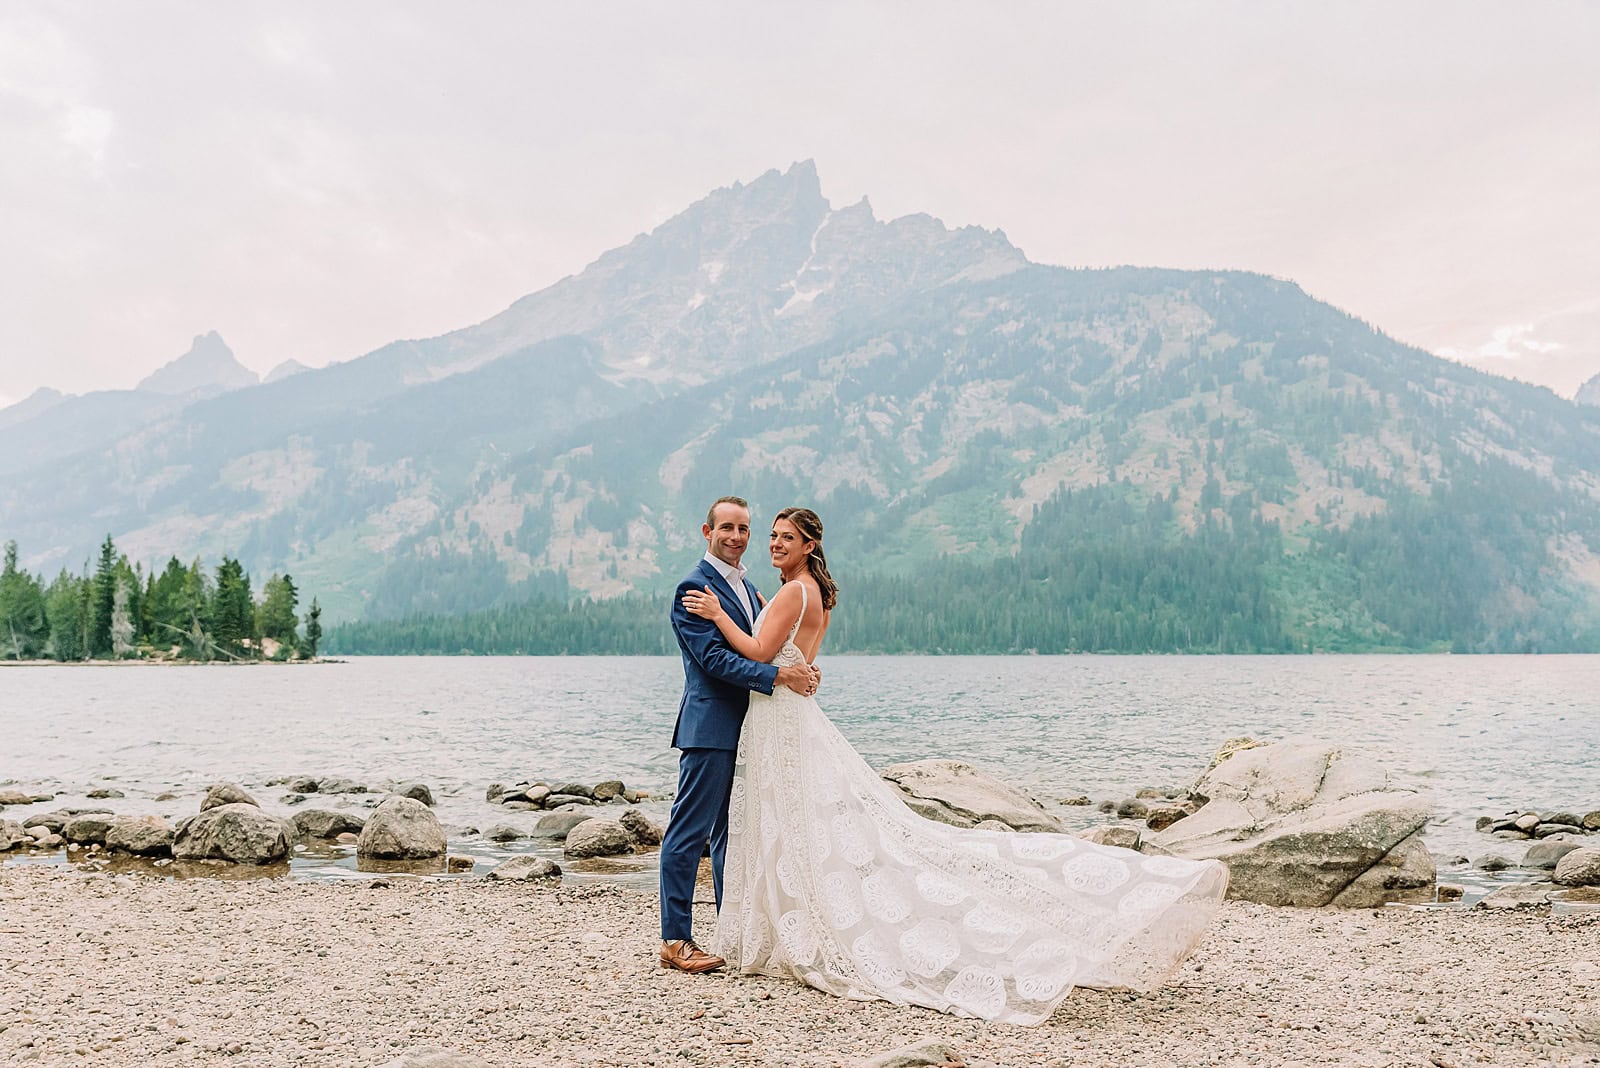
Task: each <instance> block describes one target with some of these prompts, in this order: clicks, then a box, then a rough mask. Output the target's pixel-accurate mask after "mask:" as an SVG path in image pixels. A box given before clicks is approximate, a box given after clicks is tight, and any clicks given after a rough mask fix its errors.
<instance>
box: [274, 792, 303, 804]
mask: <svg viewBox="0 0 1600 1068" xmlns="http://www.w3.org/2000/svg"><path fill="white" fill-rule="evenodd" d="M305 799H306V795H305V794H284V795H283V796H282V797H280V798H278V803H279V804H283V805H299V804H303V803H304V802H305Z"/></svg>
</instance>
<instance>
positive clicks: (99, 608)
mask: <svg viewBox="0 0 1600 1068" xmlns="http://www.w3.org/2000/svg"><path fill="white" fill-rule="evenodd" d="M116 569H117V547H116V545H115V543H113V542H112V540H111V535H110V534H107V535H106V540H105V542H104V544H102V545H101V546H100V564H99V566H98V567H97V568H95V572H94V593H93V600H92V602H91V605H92V608H91V610H92V613H93V614H92V615H91V616H90V629H89V655H91V656H103V655H104V654H106V653H109V652H111V609H112V605H113V603H114V602H115V601H116V598H117V580H116Z"/></svg>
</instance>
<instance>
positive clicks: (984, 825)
mask: <svg viewBox="0 0 1600 1068" xmlns="http://www.w3.org/2000/svg"><path fill="white" fill-rule="evenodd" d="M972 829H973V830H975V831H1002V832H1010V833H1011V834H1016V833H1017V829H1016V828H1015V827H1013V826H1011V825H1010V824H1009V823H1001V822H1000V821H999V820H979V821H978V822H977V823H975V824H973V826H972Z"/></svg>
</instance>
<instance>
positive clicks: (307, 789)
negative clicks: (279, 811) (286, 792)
mask: <svg viewBox="0 0 1600 1068" xmlns="http://www.w3.org/2000/svg"><path fill="white" fill-rule="evenodd" d="M288 785H289V789H291V790H293V791H294V792H295V793H297V794H314V793H316V792H317V789H318V787H319V786H320V785H321V784H320V783H318V782H317V780H315V779H313V778H311V777H310V776H309V775H302V776H300V777H299V778H297V779H290V780H289V784H288Z"/></svg>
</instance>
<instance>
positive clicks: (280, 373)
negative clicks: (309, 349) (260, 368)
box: [261, 360, 311, 385]
mask: <svg viewBox="0 0 1600 1068" xmlns="http://www.w3.org/2000/svg"><path fill="white" fill-rule="evenodd" d="M309 370H311V368H309V367H307V366H306V365H305V364H303V363H301V362H300V361H299V360H284V361H283V362H282V363H280V364H279V365H278V366H276V367H274V368H273V369H272V370H270V371H268V372H267V374H266V377H265V378H263V379H262V380H261V383H262V384H263V385H267V384H269V383H272V382H280V381H282V380H283V379H285V378H288V377H290V376H291V375H297V374H300V373H301V372H302V371H309Z"/></svg>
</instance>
